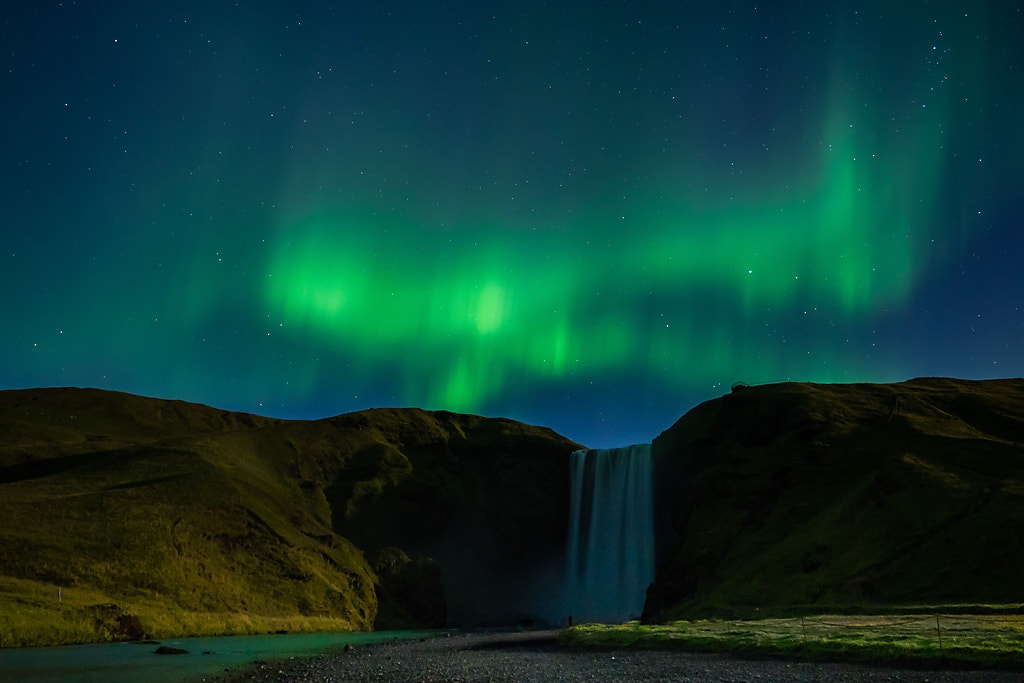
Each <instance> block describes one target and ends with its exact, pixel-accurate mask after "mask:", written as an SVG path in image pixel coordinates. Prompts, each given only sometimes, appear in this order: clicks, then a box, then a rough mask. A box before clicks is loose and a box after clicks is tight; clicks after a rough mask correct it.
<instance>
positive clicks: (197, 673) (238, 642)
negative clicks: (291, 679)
mask: <svg viewBox="0 0 1024 683" xmlns="http://www.w3.org/2000/svg"><path fill="white" fill-rule="evenodd" d="M437 633H438V632H437V631H377V632H374V633H314V634H283V635H266V636H229V637H221V638H177V639H169V640H161V641H159V643H153V642H147V643H98V644H91V645H66V646H62V647H30V648H21V649H0V681H19V682H21V683H69V682H71V681H73V682H78V681H83V682H85V681H104V682H105V683H137V682H138V681H145V682H146V683H192V682H195V683H198V682H199V681H203V680H208V679H210V678H212V677H213V676H218V677H219V676H223V674H224V673H225V671H226V670H237V669H239V668H242V667H248V666H249V665H251V664H252V663H253V662H254V661H257V660H271V659H282V658H285V659H286V658H289V657H310V656H313V655H319V654H328V653H331V652H335V651H339V650H341V649H342V648H344V647H345V646H346V645H353V646H359V645H365V644H369V643H379V642H383V641H387V640H394V639H401V638H417V637H426V636H432V635H437ZM161 645H163V646H166V647H173V648H178V649H181V650H186V654H178V655H162V654H156V650H157V648H158V647H160V646H161Z"/></svg>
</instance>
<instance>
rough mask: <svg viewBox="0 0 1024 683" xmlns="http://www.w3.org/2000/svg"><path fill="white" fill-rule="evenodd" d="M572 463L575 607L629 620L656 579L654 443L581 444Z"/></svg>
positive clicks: (598, 616)
mask: <svg viewBox="0 0 1024 683" xmlns="http://www.w3.org/2000/svg"><path fill="white" fill-rule="evenodd" d="M569 463H570V468H571V472H570V481H571V483H572V490H571V495H570V507H569V556H568V563H567V565H568V566H567V577H566V599H567V609H568V614H569V615H570V616H571V617H572V619H573V621H574V622H575V623H584V622H588V621H592V622H604V623H616V622H624V621H627V620H629V619H631V618H634V617H635V616H637V615H638V614H640V612H641V611H642V609H643V606H644V599H645V597H646V593H647V586H648V585H650V583H651V581H653V580H654V499H653V498H654V497H653V492H652V488H653V482H652V469H653V468H652V464H651V445H650V444H637V445H635V446H627V447H625V448H611V449H599V450H581V451H576V452H574V453H573V454H572V456H571V458H570V461H569Z"/></svg>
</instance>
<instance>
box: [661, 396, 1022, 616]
mask: <svg viewBox="0 0 1024 683" xmlns="http://www.w3.org/2000/svg"><path fill="white" fill-rule="evenodd" d="M653 449H654V454H655V458H656V462H657V463H658V467H659V477H658V482H659V487H658V495H659V500H660V501H661V504H660V510H661V511H662V512H666V511H667V512H666V514H668V515H669V517H670V520H671V527H672V529H673V531H674V533H675V536H674V538H675V539H676V540H675V542H674V544H669V547H668V550H667V552H666V553H665V557H664V562H663V564H662V566H661V568H660V570H659V573H658V577H657V579H656V581H655V583H654V584H653V585H652V586H651V588H650V589H649V591H648V599H647V605H646V608H645V618H647V619H649V620H669V619H674V618H693V617H700V616H708V615H715V616H723V615H735V616H751V615H754V614H758V613H760V614H771V613H773V612H774V613H779V612H786V611H790V612H800V611H821V610H833V609H838V610H843V611H850V610H856V609H866V610H870V609H876V608H884V609H892V608H895V607H905V606H913V605H936V604H941V605H947V606H948V605H953V604H960V605H963V604H969V605H979V604H1007V603H1014V604H1019V603H1022V602H1024V380H1021V379H1006V380H988V381H965V380H957V379H940V378H929V379H915V380H911V381H909V382H903V383H899V384H884V385H879V384H846V385H843V384H836V385H819V384H804V383H786V384H776V385H766V386H754V387H743V386H739V387H737V388H735V389H734V391H733V392H732V393H731V394H729V395H726V396H723V397H721V398H718V399H715V400H712V401H708V402H706V403H704V404H702V405H700V406H698V407H696V408H694V409H693V410H691V411H690V412H689V413H687V414H686V415H685V416H684V417H682V418H681V419H680V420H679V421H678V422H677V423H676V424H675V425H673V426H672V427H671V428H670V429H668V430H667V431H665V432H664V433H663V434H662V435H661V436H659V437H658V438H657V439H656V440H655V441H654V445H653Z"/></svg>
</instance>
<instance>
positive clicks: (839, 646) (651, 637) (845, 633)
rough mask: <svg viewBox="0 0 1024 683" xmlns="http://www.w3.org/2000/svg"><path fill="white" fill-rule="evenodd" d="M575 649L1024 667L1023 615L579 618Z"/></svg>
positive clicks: (567, 638) (571, 632)
mask: <svg viewBox="0 0 1024 683" xmlns="http://www.w3.org/2000/svg"><path fill="white" fill-rule="evenodd" d="M559 645H561V646H563V647H576V648H620V647H626V648H643V649H680V650H690V651H701V652H730V653H735V654H740V655H744V656H772V657H792V658H795V659H812V660H844V661H847V660H848V661H864V662H882V663H891V664H902V665H912V666H934V667H943V668H973V667H979V668H1010V669H1024V615H1021V614H934V613H933V614H924V613H920V614H894V615H814V616H805V617H791V618H785V619H757V620H742V621H741V620H700V621H676V622H672V623H669V624H665V625H651V626H648V625H643V624H640V623H639V622H635V621H634V622H629V623H626V624H622V625H605V624H583V625H579V626H574V627H571V628H569V629H566V630H565V631H563V632H562V633H561V634H560V636H559Z"/></svg>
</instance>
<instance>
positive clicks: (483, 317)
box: [0, 0, 1024, 447]
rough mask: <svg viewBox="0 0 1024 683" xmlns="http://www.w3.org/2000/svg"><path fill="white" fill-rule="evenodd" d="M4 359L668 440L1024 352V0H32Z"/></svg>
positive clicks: (245, 398) (13, 187)
mask: <svg viewBox="0 0 1024 683" xmlns="http://www.w3.org/2000/svg"><path fill="white" fill-rule="evenodd" d="M0 22H2V24H0V30H2V34H0V38H2V40H0V46H2V67H3V68H2V73H0V79H2V80H0V92H2V93H3V102H4V106H3V107H2V108H0V135H2V140H3V144H2V147H0V160H2V166H0V173H2V183H0V222H2V227H0V286H2V291H3V296H2V298H0V359H2V361H0V388H23V387H38V386H69V385H70V386H92V387H101V388H107V389H116V390H120V391H127V392H132V393H138V394H143V395H148V396H158V397H163V398H177V399H185V400H189V401H196V402H201V403H207V404H210V405H214V406H217V407H220V408H225V409H232V410H243V411H249V412H255V413H259V414H263V415H271V416H278V417H289V418H319V417H325V416H329V415H335V414H339V413H343V412H348V411H352V410H360V409H364V408H370V407H383V406H418V407H423V408H428V409H447V410H452V411H458V412H472V413H478V414H483V415H491V416H506V417H511V418H515V419H519V420H524V421H527V422H531V423H534V424H541V425H546V426H550V427H552V428H554V429H555V430H557V431H558V432H560V433H562V434H565V435H566V436H569V437H571V438H573V439H575V440H576V441H579V442H581V443H584V444H586V445H588V446H591V447H607V446H617V445H625V444H629V443H635V442H645V441H650V440H651V439H652V438H653V437H655V436H656V435H657V434H658V433H660V432H661V431H662V430H664V429H666V428H668V427H669V426H670V425H671V424H672V423H673V422H674V421H675V420H676V419H677V418H679V417H680V416H681V415H682V414H683V413H685V412H686V411H687V410H689V409H690V408H692V407H693V406H694V405H696V404H697V403H699V402H701V401H703V400H706V399H709V398H713V397H716V396H719V395H721V394H723V393H727V392H728V391H729V389H730V386H731V385H732V384H733V383H735V382H746V383H748V384H756V383H763V382H776V381H784V380H803V381H815V382H860V381H870V382H889V381H901V380H905V379H909V378H911V377H915V376H923V375H946V376H958V377H965V378H989V377H1012V376H1021V375H1022V374H1024V271H1022V268H1021V264H1022V263H1024V40H1021V36H1024V5H1022V4H1021V3H1019V2H1007V1H1001V0H992V1H991V2H974V1H970V2H967V1H964V2H957V1H953V0H950V1H945V2H940V1H932V2H927V1H924V0H920V1H910V2H898V3H894V2H890V1H889V0H884V1H876V0H868V1H866V2H853V1H852V0H850V1H835V0H824V1H822V2H811V1H809V0H808V1H805V2H795V1H791V2H771V1H768V2H737V1H730V0H723V1H721V2H713V3H712V2H686V1H682V0H681V1H679V2H638V1H624V0H588V1H586V2H542V1H539V0H517V1H516V2H510V1H505V0H497V1H495V2H478V1H476V0H451V1H442V2H432V1H426V2H425V1H423V0H381V1H380V2H346V1H341V2H336V3H326V2H306V1H303V0H289V1H288V2H270V1H268V2H221V1H219V0H204V2H194V1H192V0H184V1H183V2H177V3H152V2H132V3H117V2H106V3H99V2H88V1H79V2H54V1H53V0H46V1H41V2H31V3H28V2H26V3H19V4H18V7H17V8H16V9H13V10H11V11H8V12H5V15H4V17H3V18H2V19H0Z"/></svg>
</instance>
